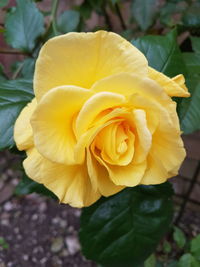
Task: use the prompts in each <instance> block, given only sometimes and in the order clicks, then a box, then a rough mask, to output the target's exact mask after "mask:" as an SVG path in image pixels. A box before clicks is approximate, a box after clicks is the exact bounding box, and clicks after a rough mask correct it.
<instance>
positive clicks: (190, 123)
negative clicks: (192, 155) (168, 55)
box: [178, 53, 200, 134]
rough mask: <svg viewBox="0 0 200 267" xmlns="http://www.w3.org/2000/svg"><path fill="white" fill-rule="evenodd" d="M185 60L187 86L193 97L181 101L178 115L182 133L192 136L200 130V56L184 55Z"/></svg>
mask: <svg viewBox="0 0 200 267" xmlns="http://www.w3.org/2000/svg"><path fill="white" fill-rule="evenodd" d="M183 59H184V61H185V64H186V66H187V71H188V76H186V84H187V87H188V89H189V92H190V93H191V96H190V97H189V98H185V99H182V100H181V103H180V104H179V106H178V114H179V119H180V123H181V129H182V131H183V132H184V133H185V134H190V133H192V132H194V131H196V130H198V129H200V108H199V103H200V63H199V62H200V55H199V54H195V53H183Z"/></svg>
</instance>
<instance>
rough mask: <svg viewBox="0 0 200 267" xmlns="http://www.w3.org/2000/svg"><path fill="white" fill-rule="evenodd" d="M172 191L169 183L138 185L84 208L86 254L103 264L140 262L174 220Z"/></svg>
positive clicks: (122, 264) (83, 236)
mask: <svg viewBox="0 0 200 267" xmlns="http://www.w3.org/2000/svg"><path fill="white" fill-rule="evenodd" d="M172 193H173V190H172V187H171V184H169V183H164V184H161V185H156V186H137V187H133V188H126V189H124V190H123V191H121V192H120V193H118V194H116V195H113V196H111V197H109V198H101V199H100V200H99V201H98V202H96V203H95V204H94V205H92V206H90V207H88V208H85V209H83V213H82V216H81V228H80V241H81V245H82V251H83V253H84V255H85V256H86V257H87V258H88V259H92V260H94V261H96V262H98V263H100V264H102V265H103V266H109V267H112V266H115V267H117V266H126V267H128V266H135V267H137V266H139V265H140V264H141V263H142V262H144V260H146V259H147V258H148V257H149V256H150V255H151V254H152V252H153V251H154V250H155V248H156V246H157V244H158V242H159V241H160V239H161V238H162V237H163V235H164V234H165V233H166V232H167V230H168V228H169V226H170V224H171V220H172V214H173V211H172V200H171V198H170V197H171V195H172Z"/></svg>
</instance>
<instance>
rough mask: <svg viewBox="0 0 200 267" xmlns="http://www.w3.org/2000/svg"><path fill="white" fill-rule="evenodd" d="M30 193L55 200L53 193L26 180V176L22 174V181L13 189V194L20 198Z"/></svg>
mask: <svg viewBox="0 0 200 267" xmlns="http://www.w3.org/2000/svg"><path fill="white" fill-rule="evenodd" d="M31 193H38V194H42V195H45V196H49V197H51V198H54V199H57V197H56V196H55V195H54V193H53V192H51V191H49V190H48V189H47V188H46V187H45V186H44V185H42V184H39V183H37V182H35V181H33V180H32V179H30V178H28V177H27V176H26V174H24V175H23V177H22V180H21V181H20V182H19V184H18V185H17V186H16V188H15V194H16V195H18V196H20V195H28V194H31Z"/></svg>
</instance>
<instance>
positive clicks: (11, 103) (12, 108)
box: [0, 79, 33, 150]
mask: <svg viewBox="0 0 200 267" xmlns="http://www.w3.org/2000/svg"><path fill="white" fill-rule="evenodd" d="M32 98H33V92H32V81H31V80H22V79H19V80H12V81H1V80H0V125H1V128H0V150H2V149H5V148H11V147H12V146H14V140H13V126H14V123H15V121H16V119H17V117H18V115H19V113H20V111H21V109H22V108H23V107H24V106H25V105H26V104H27V103H28V102H30V101H31V99H32Z"/></svg>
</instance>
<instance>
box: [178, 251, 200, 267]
mask: <svg viewBox="0 0 200 267" xmlns="http://www.w3.org/2000/svg"><path fill="white" fill-rule="evenodd" d="M178 267H200V262H198V261H197V260H196V259H195V258H194V257H193V256H192V255H191V254H190V253H186V254H184V255H183V256H182V257H181V258H180V260H179V262H178Z"/></svg>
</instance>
